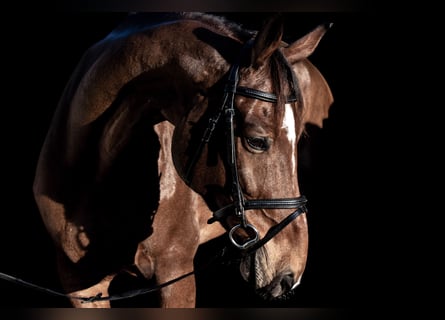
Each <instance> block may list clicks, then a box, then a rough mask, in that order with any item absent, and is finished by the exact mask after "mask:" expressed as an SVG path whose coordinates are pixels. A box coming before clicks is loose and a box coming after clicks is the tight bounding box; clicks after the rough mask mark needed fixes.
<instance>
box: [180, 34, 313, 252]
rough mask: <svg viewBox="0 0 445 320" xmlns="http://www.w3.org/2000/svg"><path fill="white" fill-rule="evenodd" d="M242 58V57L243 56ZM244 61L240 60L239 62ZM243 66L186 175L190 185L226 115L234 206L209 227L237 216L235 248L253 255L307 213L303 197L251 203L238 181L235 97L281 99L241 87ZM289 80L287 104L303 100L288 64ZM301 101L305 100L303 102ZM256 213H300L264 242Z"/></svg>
mask: <svg viewBox="0 0 445 320" xmlns="http://www.w3.org/2000/svg"><path fill="white" fill-rule="evenodd" d="M251 46H252V40H250V41H248V42H247V43H246V44H245V45H244V47H243V50H242V53H243V52H244V51H246V49H247V48H250V47H251ZM277 52H278V54H279V55H280V57H281V58H282V59H284V61H286V60H285V57H284V55H283V54H282V53H281V51H279V50H277ZM240 57H241V55H240ZM239 60H240V59H239ZM239 66H240V62H239V61H237V62H235V63H233V64H232V65H231V67H230V70H229V75H228V78H227V82H226V85H225V87H224V96H223V103H222V105H221V108H220V109H219V110H218V112H217V114H216V115H215V116H214V117H211V118H210V119H209V123H208V126H207V128H206V129H205V131H204V134H203V136H202V138H201V141H200V144H199V146H198V148H197V150H196V152H195V155H194V157H193V158H191V161H190V162H189V163H188V166H187V170H186V173H185V180H186V182H188V183H189V182H190V178H191V173H192V171H193V168H194V166H195V165H196V162H197V161H198V157H199V156H200V154H201V152H202V149H203V147H204V145H205V144H207V143H208V142H209V141H210V138H211V136H212V133H213V132H214V130H215V128H216V126H217V124H218V123H219V122H220V119H221V118H222V115H224V118H225V121H224V124H225V132H226V144H227V164H228V167H229V168H228V169H229V174H230V175H229V177H230V181H231V195H232V199H233V202H232V203H231V204H229V205H227V206H225V207H222V208H220V209H218V210H216V211H215V212H213V217H212V218H210V219H209V220H208V223H213V222H215V221H223V220H224V219H225V218H226V217H228V216H230V215H234V216H236V217H237V218H239V219H240V223H239V224H237V225H235V226H234V227H232V228H231V229H230V230H229V234H228V235H229V239H230V241H231V242H232V243H233V245H234V246H235V247H237V248H238V249H240V250H242V251H243V252H245V253H250V252H254V251H256V250H257V249H258V248H260V247H262V246H263V245H264V244H266V243H267V242H268V241H269V240H270V239H272V238H273V237H274V236H275V235H276V234H277V233H279V232H280V231H281V230H283V229H284V227H286V226H287V225H288V224H289V223H291V222H292V221H293V220H295V219H296V218H297V217H298V216H299V215H301V214H302V213H306V212H307V208H306V205H305V204H306V202H307V199H306V197H305V196H303V195H302V196H300V197H296V198H277V199H254V200H247V199H245V198H244V196H243V192H242V189H241V186H240V182H239V178H238V168H237V161H236V149H235V132H234V124H233V119H234V117H235V108H234V97H235V95H242V96H245V97H249V98H253V99H259V100H262V101H267V102H271V103H276V102H277V100H278V99H277V96H276V95H275V94H273V93H269V92H264V91H260V90H256V89H252V88H248V87H243V86H238V82H239V74H238V71H239ZM286 66H287V73H288V79H289V81H290V84H291V85H290V86H289V87H290V88H291V90H292V91H293V92H292V94H291V95H290V96H288V97H287V98H286V102H288V103H290V102H295V101H298V100H299V98H300V92H299V90H298V86H297V81H296V78H295V75H294V72H293V70H292V68H291V67H290V66H289V65H288V64H287V63H286ZM300 100H301V99H300ZM252 209H296V210H295V211H294V212H292V213H291V214H290V215H288V216H287V217H286V218H284V219H283V220H282V221H280V222H279V223H278V224H276V225H274V226H272V227H271V228H270V229H269V230H268V232H267V233H266V234H265V236H264V237H263V238H261V239H260V237H259V234H258V230H257V229H256V228H255V227H254V226H253V225H251V224H250V223H248V222H247V219H246V215H245V211H246V210H252ZM237 230H244V231H245V232H246V234H248V235H249V238H248V240H246V241H244V242H242V243H241V242H239V241H237V240H236V238H235V237H234V234H235V232H236V231H237Z"/></svg>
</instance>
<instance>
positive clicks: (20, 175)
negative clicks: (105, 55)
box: [0, 10, 398, 308]
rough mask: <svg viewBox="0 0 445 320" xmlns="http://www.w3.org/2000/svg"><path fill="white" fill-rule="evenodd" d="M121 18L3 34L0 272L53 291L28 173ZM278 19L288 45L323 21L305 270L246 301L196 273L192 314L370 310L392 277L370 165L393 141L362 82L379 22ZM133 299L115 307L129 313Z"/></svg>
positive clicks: (369, 84)
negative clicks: (327, 92)
mask: <svg viewBox="0 0 445 320" xmlns="http://www.w3.org/2000/svg"><path fill="white" fill-rule="evenodd" d="M218 13H220V14H223V15H225V16H227V17H228V18H230V19H232V20H235V21H239V22H241V23H242V24H243V25H245V26H246V27H248V28H253V29H257V28H258V27H259V26H260V25H261V23H262V21H263V20H264V18H265V17H267V16H268V13H267V12H263V11H261V12H250V13H249V12H232V11H225V12H218ZM125 15H126V12H115V11H114V12H111V11H106V12H103V11H70V10H61V11H56V12H50V13H40V12H39V13H38V14H33V13H32V12H26V13H22V14H19V15H18V16H17V17H16V22H15V23H14V25H13V26H9V32H7V33H5V34H4V37H5V39H4V47H3V49H2V51H3V56H4V57H7V58H6V59H4V61H6V62H7V63H6V64H5V65H4V67H3V80H4V85H3V88H2V91H3V102H2V104H3V106H2V111H1V114H0V115H1V118H0V119H1V122H2V126H1V133H2V135H1V136H2V137H3V143H2V150H3V152H2V163H3V165H2V176H3V178H2V184H3V187H4V188H3V191H2V203H3V209H2V220H1V227H2V228H1V229H2V232H1V233H0V250H1V260H0V261H1V262H0V272H2V273H5V274H9V275H12V276H15V277H18V278H21V279H23V280H26V281H29V282H31V283H35V284H38V285H40V286H43V287H49V288H53V289H55V290H60V287H59V284H58V281H57V276H56V273H55V267H54V261H53V249H52V243H51V242H50V240H49V237H48V235H47V234H46V232H45V229H44V227H43V224H42V222H41V220H40V217H39V214H38V211H37V209H36V206H35V204H34V201H33V198H32V181H33V176H34V170H35V165H36V161H37V158H38V153H39V150H40V147H41V145H42V143H43V139H44V136H45V134H46V130H47V128H48V126H49V122H50V119H51V116H52V113H53V112H54V108H55V106H56V104H57V101H58V99H59V97H60V95H61V92H62V90H63V88H64V86H65V84H66V82H67V80H68V78H69V76H70V74H71V72H72V71H73V69H74V67H75V65H76V64H77V62H78V61H79V59H80V57H81V55H82V54H83V53H84V51H85V50H86V49H87V48H88V47H89V46H90V45H92V44H93V43H94V42H96V41H98V40H100V39H101V38H103V37H104V36H105V35H106V34H107V33H108V32H110V31H111V30H112V29H113V28H114V26H116V24H117V23H118V22H119V21H121V20H122V18H123V17H125ZM285 17H286V26H285V36H286V37H287V38H288V40H292V39H296V38H298V37H299V36H301V35H303V34H305V33H306V32H308V31H309V30H310V29H312V28H314V27H316V26H317V25H318V24H319V23H325V22H333V23H334V25H333V27H332V28H331V29H330V30H329V31H328V32H327V34H326V35H325V37H324V38H323V39H322V41H321V42H320V45H319V47H318V48H317V50H316V52H315V53H314V54H313V55H312V56H311V58H310V60H311V61H312V62H313V63H314V64H315V65H316V66H317V67H318V68H319V69H320V71H321V72H322V73H323V75H324V76H325V78H326V80H327V81H328V83H329V84H330V86H331V89H332V91H333V95H334V99H335V102H334V104H333V106H332V108H331V110H330V117H329V119H327V120H326V121H325V123H324V128H323V129H321V130H311V131H310V132H311V136H310V138H309V140H310V141H309V142H310V151H311V158H310V161H309V162H306V163H305V164H304V165H302V168H301V170H302V171H303V172H302V177H301V179H302V181H301V184H302V186H301V187H302V190H303V193H304V194H305V195H306V196H307V197H308V198H309V203H310V204H309V210H310V214H309V216H308V220H309V233H310V251H309V259H308V264H307V269H306V272H305V274H304V276H303V280H302V283H301V285H300V286H299V287H298V289H297V292H296V295H295V296H294V297H293V298H292V299H291V300H288V301H286V302H274V303H266V302H264V301H259V300H258V299H257V298H256V297H254V296H253V295H252V293H251V292H250V291H249V290H248V289H247V288H245V287H244V285H243V284H242V283H239V282H238V281H239V279H238V278H237V277H236V275H235V273H234V272H233V270H232V269H225V268H224V267H220V268H215V269H212V270H209V272H208V273H207V274H205V275H201V276H198V307H210V308H213V307H292V308H294V307H295V308H356V307H361V306H365V307H366V306H368V305H369V304H370V303H371V305H372V301H371V302H370V300H369V295H370V293H369V292H378V293H381V295H380V298H379V299H380V304H381V303H383V301H382V299H384V298H386V297H387V296H388V290H389V289H388V288H386V289H384V288H382V287H381V279H380V276H381V269H382V268H386V270H387V272H392V270H391V268H390V267H389V266H388V265H387V263H386V264H385V263H382V260H384V259H382V256H381V255H382V254H383V252H384V250H381V244H382V240H381V238H382V237H383V233H384V232H385V231H384V230H383V229H382V224H383V223H382V220H383V219H384V218H383V217H384V215H385V214H384V211H385V210H386V209H385V208H383V207H384V206H383V205H382V200H381V198H380V196H381V195H382V194H383V193H385V191H387V189H389V188H390V186H389V185H388V184H389V183H390V181H391V179H388V177H385V179H382V178H383V177H382V175H381V170H380V169H381V162H382V154H386V155H388V151H391V150H389V149H390V148H397V145H392V146H391V147H388V144H386V143H382V141H383V140H384V139H390V138H388V137H387V136H388V135H389V134H388V131H387V130H388V128H387V127H386V124H385V123H384V122H381V118H380V117H377V114H378V113H381V112H386V114H387V115H388V117H391V114H393V113H394V110H392V109H387V107H386V106H384V105H382V104H378V103H377V102H378V100H379V96H378V95H377V94H376V92H377V91H379V92H380V96H381V92H382V91H384V90H385V86H386V85H387V84H386V82H383V83H376V82H375V74H374V73H375V71H376V70H375V68H376V65H377V63H376V62H375V61H376V59H377V60H378V57H379V55H381V54H382V53H381V51H379V50H378V49H377V48H378V47H380V48H381V47H382V45H385V41H386V40H385V39H383V38H381V37H380V34H381V31H382V29H383V23H384V21H383V20H382V19H385V18H384V17H380V16H377V15H375V13H373V12H372V10H371V11H367V10H352V11H349V10H339V11H323V10H321V11H316V12H312V11H311V12H285ZM377 43H379V46H377ZM386 54H387V55H389V59H397V58H398V56H391V54H390V53H388V52H386ZM388 76H389V77H390V76H391V75H390V74H388ZM385 108H386V109H385ZM390 108H398V106H397V105H391V106H390ZM376 128H378V130H376ZM387 148H388V149H387ZM385 161H386V162H385V163H386V164H385V167H386V168H387V167H388V166H389V167H390V168H394V170H393V171H391V170H390V175H391V174H394V175H396V171H397V166H396V165H395V164H394V163H392V162H391V159H388V156H387V158H386V159H385ZM376 184H377V185H378V188H377V189H376V188H375V185H376ZM385 252H386V251H385ZM395 254H396V253H395ZM0 288H2V290H1V292H2V299H1V300H0V306H2V307H3V306H4V307H24V308H32V307H37V308H47V307H48V308H53V307H67V306H69V305H68V303H67V301H66V300H65V299H64V298H60V297H55V296H53V295H49V294H45V293H42V292H38V291H35V290H33V289H30V288H26V287H24V286H21V285H19V284H16V283H10V282H7V281H4V280H0ZM389 295H390V293H389ZM143 300H144V299H143V298H142V299H141V297H140V298H137V299H135V300H133V301H126V302H121V303H119V305H118V306H133V305H136V306H140V303H141V301H143Z"/></svg>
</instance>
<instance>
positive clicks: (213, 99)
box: [172, 15, 333, 299]
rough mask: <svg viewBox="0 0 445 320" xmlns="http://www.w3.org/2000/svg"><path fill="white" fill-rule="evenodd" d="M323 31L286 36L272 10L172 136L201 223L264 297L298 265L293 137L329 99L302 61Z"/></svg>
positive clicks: (272, 295)
mask: <svg viewBox="0 0 445 320" xmlns="http://www.w3.org/2000/svg"><path fill="white" fill-rule="evenodd" d="M326 30H327V26H325V25H320V26H318V27H317V28H315V29H313V30H312V31H311V32H309V33H308V34H306V35H305V36H303V37H301V38H300V39H298V40H297V41H295V42H292V43H290V44H288V43H285V42H283V41H282V37H283V23H282V20H281V19H280V16H279V15H276V16H274V17H272V18H271V19H270V20H269V21H268V22H266V23H265V24H264V26H263V28H262V29H261V30H259V31H258V32H257V33H256V34H255V35H254V36H253V37H252V38H251V39H250V40H247V41H240V43H238V45H234V46H233V47H234V48H236V50H237V52H238V54H237V55H236V59H235V60H234V61H230V62H226V66H227V67H226V74H225V76H224V77H223V78H222V80H221V81H219V82H215V84H214V85H213V87H212V88H209V90H207V91H206V92H204V93H202V96H201V97H200V103H197V104H196V106H195V107H194V108H192V109H191V110H190V111H189V113H188V115H187V117H186V118H185V120H184V121H183V122H182V123H181V124H178V125H177V126H176V129H175V133H174V137H173V144H172V150H173V160H174V163H175V166H176V169H177V171H178V173H179V174H180V176H181V177H182V178H183V179H184V180H185V181H186V183H187V184H188V185H189V186H190V187H191V188H192V189H193V190H195V191H196V192H198V193H199V194H200V195H201V196H202V197H203V198H204V200H205V201H206V203H207V205H208V206H209V208H210V209H211V210H212V211H213V212H214V217H213V218H212V219H211V221H216V220H217V221H219V222H220V223H221V224H222V225H223V226H224V228H225V229H226V230H227V231H228V232H229V238H230V240H232V242H233V245H234V247H235V248H236V250H238V252H239V253H240V254H241V257H242V259H241V263H240V271H241V275H242V277H243V278H244V279H245V280H246V281H249V282H250V283H252V284H253V286H254V287H255V289H256V291H257V292H258V293H259V294H260V295H261V296H263V297H264V298H266V299H276V298H280V297H284V296H286V295H287V294H288V293H289V292H291V291H292V290H293V289H294V288H295V287H296V286H297V285H298V284H299V282H300V280H301V277H302V275H303V272H304V269H305V266H306V261H307V255H308V226H307V220H306V219H307V217H306V207H305V206H304V202H305V198H304V196H302V195H301V194H300V188H299V183H298V173H297V165H298V148H297V145H298V141H299V138H300V137H301V136H302V134H303V133H304V130H305V125H306V124H308V123H311V124H315V125H318V126H319V127H322V125H323V120H324V119H325V118H327V116H328V110H329V107H330V105H331V104H332V102H333V98H332V94H331V91H330V88H329V86H328V84H327V83H326V81H325V79H324V77H323V76H322V75H321V73H320V72H319V71H318V69H317V68H316V67H315V66H314V65H312V63H311V62H309V60H308V59H307V58H308V57H309V56H310V55H311V54H312V53H313V52H314V50H315V49H316V47H317V45H318V43H319V41H320V40H321V38H322V37H323V35H324V34H325V32H326ZM239 48H242V49H241V50H239ZM234 50H235V49H234Z"/></svg>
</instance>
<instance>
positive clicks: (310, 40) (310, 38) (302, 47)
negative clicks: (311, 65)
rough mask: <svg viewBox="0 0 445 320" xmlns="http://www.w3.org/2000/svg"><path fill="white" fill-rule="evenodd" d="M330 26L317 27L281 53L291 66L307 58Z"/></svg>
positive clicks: (330, 24)
mask: <svg viewBox="0 0 445 320" xmlns="http://www.w3.org/2000/svg"><path fill="white" fill-rule="evenodd" d="M331 26H332V23H329V24H322V25H319V26H318V27H316V28H315V29H314V30H312V31H311V32H309V33H308V34H306V35H305V36H304V37H302V38H300V39H299V40H297V41H295V42H293V43H292V44H290V45H289V46H287V47H285V48H283V53H284V55H285V56H286V58H287V60H288V61H289V62H290V63H291V64H293V63H295V62H297V61H299V60H302V59H305V58H307V57H309V56H310V55H311V54H312V52H314V50H315V48H317V46H318V43H319V42H320V40H321V38H322V37H323V36H324V34H325V33H326V31H327V30H328V29H329V28H330V27H331Z"/></svg>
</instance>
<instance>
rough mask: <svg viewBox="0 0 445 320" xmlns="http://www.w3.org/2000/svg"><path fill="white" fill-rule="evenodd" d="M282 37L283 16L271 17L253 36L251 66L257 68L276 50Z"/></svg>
mask: <svg viewBox="0 0 445 320" xmlns="http://www.w3.org/2000/svg"><path fill="white" fill-rule="evenodd" d="M282 37H283V16H282V15H281V14H279V13H276V14H274V15H273V16H271V17H270V18H269V19H268V20H267V21H266V22H265V23H264V25H263V27H262V28H261V30H259V31H258V33H257V35H256V36H255V40H254V43H253V47H252V56H251V65H252V66H253V67H254V68H258V67H260V66H261V65H263V63H264V62H265V61H266V60H267V59H268V58H269V57H270V56H271V55H272V53H273V52H274V51H275V50H276V49H278V48H279V47H280V45H281V38H282Z"/></svg>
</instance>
